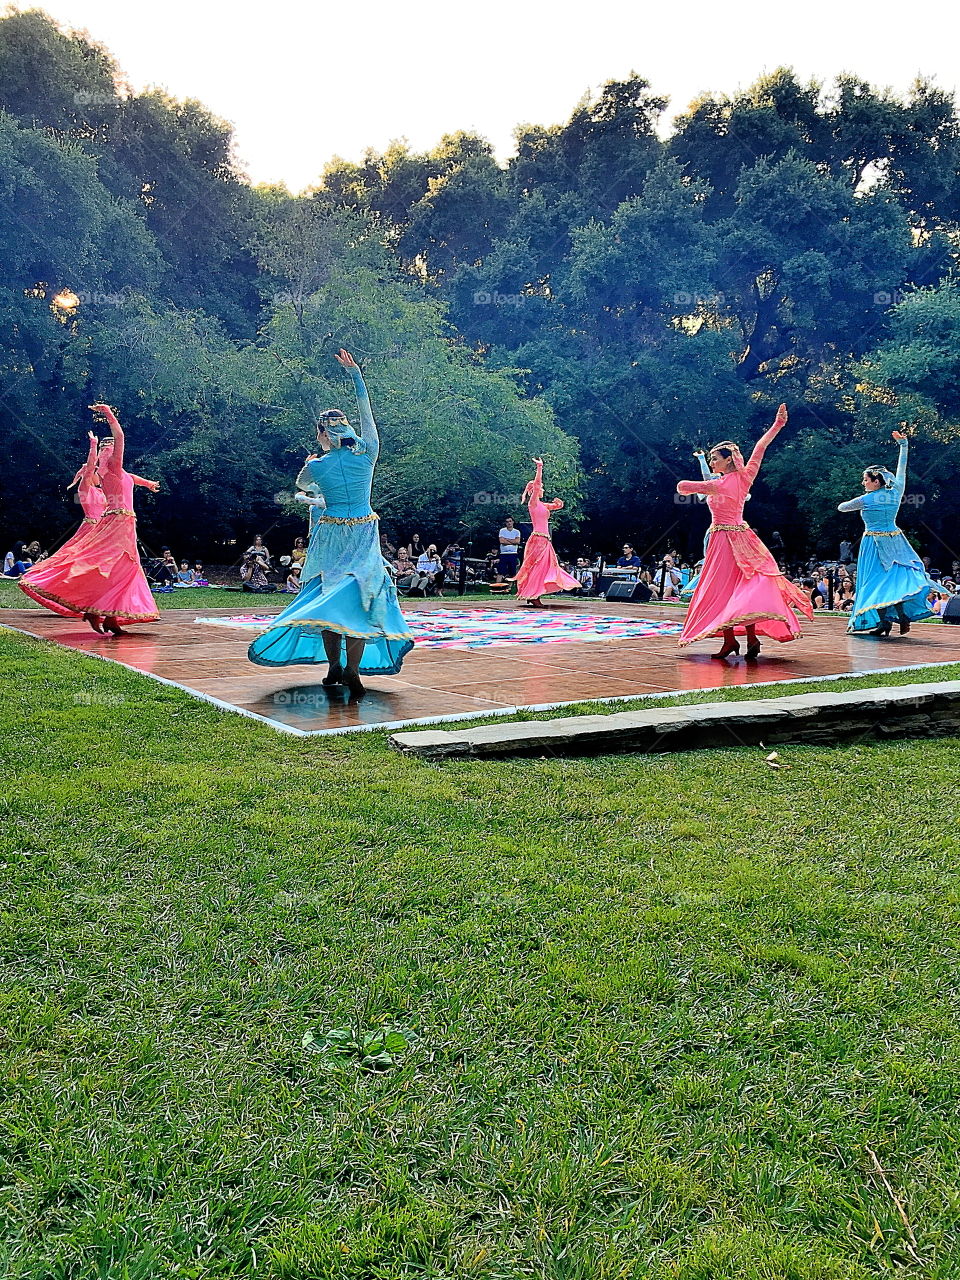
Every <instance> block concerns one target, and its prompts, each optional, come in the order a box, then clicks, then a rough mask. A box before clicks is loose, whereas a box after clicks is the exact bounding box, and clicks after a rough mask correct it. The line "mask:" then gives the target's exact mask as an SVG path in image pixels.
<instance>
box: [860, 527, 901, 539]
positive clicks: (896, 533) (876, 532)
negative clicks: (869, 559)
mask: <svg viewBox="0 0 960 1280" xmlns="http://www.w3.org/2000/svg"><path fill="white" fill-rule="evenodd" d="M863 536H864V537H865V538H902V537H903V534H902V533H901V532H900V530H899V529H864V531H863Z"/></svg>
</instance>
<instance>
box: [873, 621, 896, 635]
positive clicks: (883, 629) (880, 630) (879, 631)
mask: <svg viewBox="0 0 960 1280" xmlns="http://www.w3.org/2000/svg"><path fill="white" fill-rule="evenodd" d="M892 630H893V623H892V622H891V621H890V619H889V618H885V619H884V620H883V622H881V623H879V624H878V625H877V626H875V627H874V628H873V630H872V631H868V632H867V635H868V636H888V635H889V634H890V632H891V631H892Z"/></svg>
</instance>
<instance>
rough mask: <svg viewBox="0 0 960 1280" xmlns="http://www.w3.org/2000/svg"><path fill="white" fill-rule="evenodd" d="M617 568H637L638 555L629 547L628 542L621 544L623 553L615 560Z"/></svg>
mask: <svg viewBox="0 0 960 1280" xmlns="http://www.w3.org/2000/svg"><path fill="white" fill-rule="evenodd" d="M617 568H618V569H639V568H640V557H639V556H638V555H637V553H636V552H635V551H634V549H633V547H631V545H630V543H629V542H625V543H624V544H623V555H622V556H621V557H620V559H619V560H618V561H617Z"/></svg>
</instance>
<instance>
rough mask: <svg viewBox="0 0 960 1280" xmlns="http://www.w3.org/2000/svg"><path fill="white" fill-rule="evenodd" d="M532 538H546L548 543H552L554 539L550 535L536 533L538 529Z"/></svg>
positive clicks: (532, 534)
mask: <svg viewBox="0 0 960 1280" xmlns="http://www.w3.org/2000/svg"><path fill="white" fill-rule="evenodd" d="M530 537H531V538H546V540H547V541H548V542H552V541H553V539H552V538H551V537H550V535H549V533H538V532H537V531H536V529H534V531H533V533H531V535H530Z"/></svg>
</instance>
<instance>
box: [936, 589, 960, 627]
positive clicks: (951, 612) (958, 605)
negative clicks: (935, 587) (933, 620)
mask: <svg viewBox="0 0 960 1280" xmlns="http://www.w3.org/2000/svg"><path fill="white" fill-rule="evenodd" d="M940 617H941V618H942V619H943V621H944V622H952V623H953V624H954V625H955V626H956V625H960V596H951V597H950V599H949V600H948V601H947V603H946V604H945V605H944V607H943V613H941V615H940Z"/></svg>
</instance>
